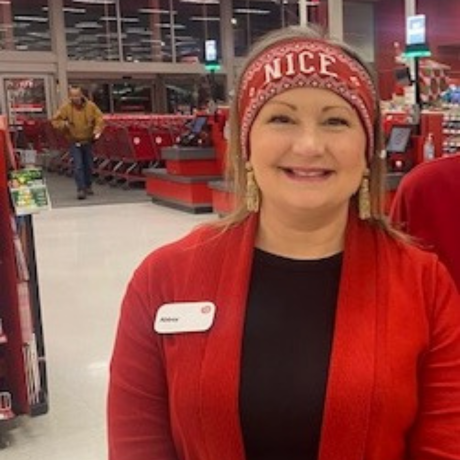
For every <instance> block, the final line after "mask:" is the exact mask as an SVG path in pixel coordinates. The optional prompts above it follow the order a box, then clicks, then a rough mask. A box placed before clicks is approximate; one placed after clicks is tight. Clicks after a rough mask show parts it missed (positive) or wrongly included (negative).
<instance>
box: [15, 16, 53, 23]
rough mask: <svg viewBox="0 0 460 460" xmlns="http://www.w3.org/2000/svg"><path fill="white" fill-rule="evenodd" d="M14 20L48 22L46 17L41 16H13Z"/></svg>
mask: <svg viewBox="0 0 460 460" xmlns="http://www.w3.org/2000/svg"><path fill="white" fill-rule="evenodd" d="M14 20H15V21H30V22H48V18H45V17H42V16H15V17H14Z"/></svg>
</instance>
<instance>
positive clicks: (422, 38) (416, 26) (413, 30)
mask: <svg viewBox="0 0 460 460" xmlns="http://www.w3.org/2000/svg"><path fill="white" fill-rule="evenodd" d="M424 43H426V16H425V15H424V14H417V15H416V16H408V17H407V23H406V44H407V45H421V44H424Z"/></svg>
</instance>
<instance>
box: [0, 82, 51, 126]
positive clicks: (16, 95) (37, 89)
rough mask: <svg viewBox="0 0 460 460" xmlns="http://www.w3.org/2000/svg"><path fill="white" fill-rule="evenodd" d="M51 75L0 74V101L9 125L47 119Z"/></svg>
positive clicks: (48, 115)
mask: <svg viewBox="0 0 460 460" xmlns="http://www.w3.org/2000/svg"><path fill="white" fill-rule="evenodd" d="M53 80H54V79H53V77H52V76H51V75H32V76H28V77H25V76H24V75H2V76H0V102H1V103H2V104H1V105H2V107H3V110H2V111H3V112H4V113H5V114H6V115H7V117H8V123H9V124H10V125H21V124H23V123H24V121H26V120H31V119H35V120H37V119H48V118H50V117H51V113H52V108H53V107H52V101H53V100H54V99H53V97H52V96H53V95H52V93H51V87H52V86H51V85H52V82H53Z"/></svg>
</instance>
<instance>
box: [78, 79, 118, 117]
mask: <svg viewBox="0 0 460 460" xmlns="http://www.w3.org/2000/svg"><path fill="white" fill-rule="evenodd" d="M69 86H74V87H79V88H81V90H82V91H83V94H84V95H85V96H86V97H88V98H89V99H90V100H91V101H93V102H94V103H95V104H96V105H97V106H98V107H99V108H100V109H101V110H102V112H103V113H110V112H111V105H110V84H109V83H107V82H104V81H100V82H98V81H91V82H90V81H87V80H70V81H69Z"/></svg>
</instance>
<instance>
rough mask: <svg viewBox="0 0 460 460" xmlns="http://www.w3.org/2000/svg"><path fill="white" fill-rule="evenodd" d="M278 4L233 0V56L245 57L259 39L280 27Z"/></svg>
mask: <svg viewBox="0 0 460 460" xmlns="http://www.w3.org/2000/svg"><path fill="white" fill-rule="evenodd" d="M280 3H281V2H276V3H275V2H273V1H272V0H271V1H270V0H266V1H263V0H233V18H232V23H233V33H234V36H235V56H237V57H241V56H245V55H246V54H247V52H248V50H249V48H250V47H251V45H252V44H253V43H254V42H256V41H257V40H258V39H259V38H260V37H262V36H263V35H265V34H266V33H268V32H270V31H271V30H275V29H279V28H280V27H281V26H282V23H283V22H282V17H283V15H282V9H281V7H280ZM289 11H290V10H289Z"/></svg>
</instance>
